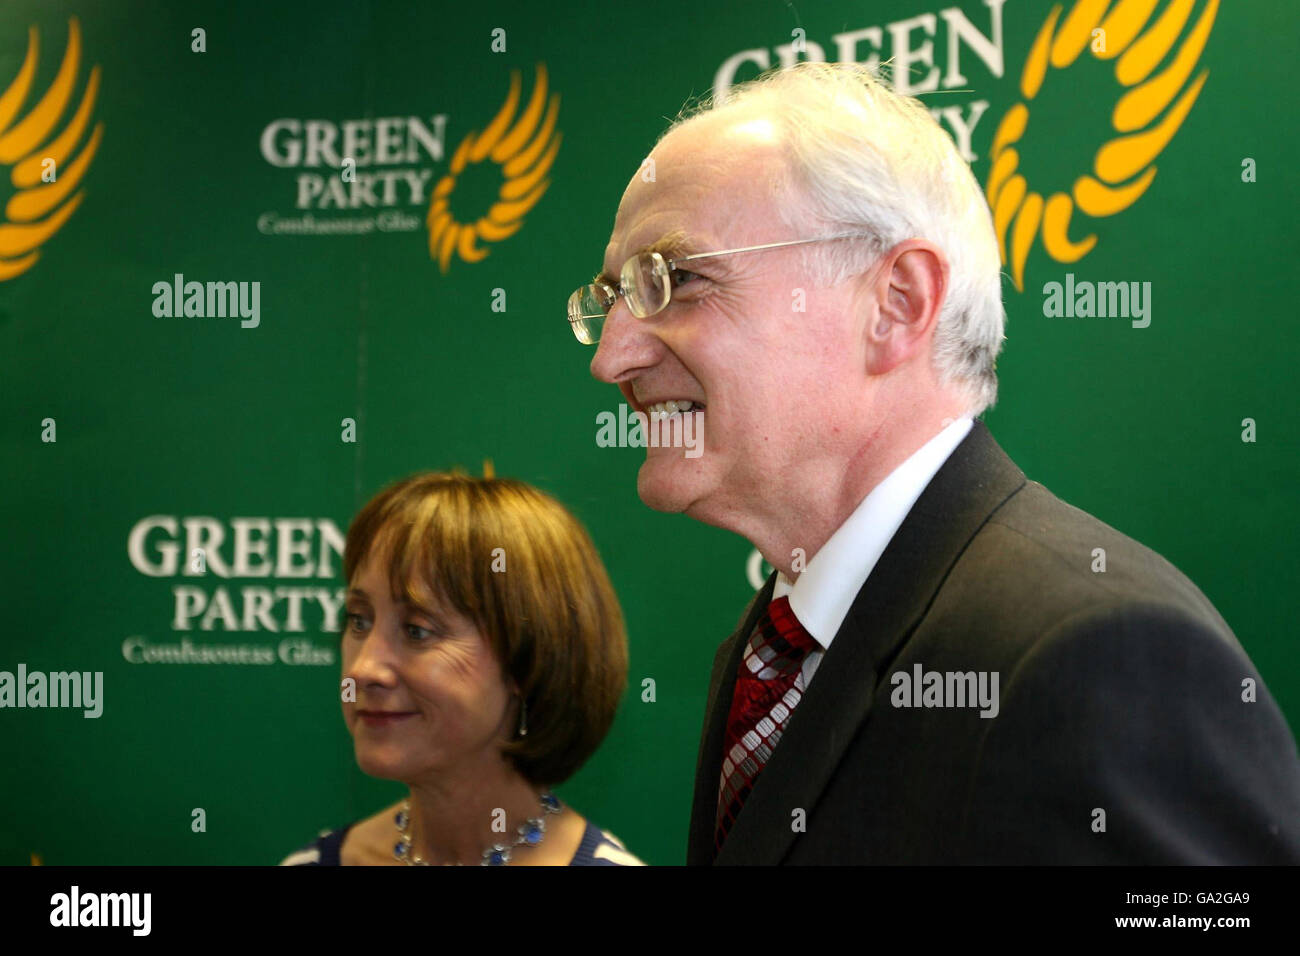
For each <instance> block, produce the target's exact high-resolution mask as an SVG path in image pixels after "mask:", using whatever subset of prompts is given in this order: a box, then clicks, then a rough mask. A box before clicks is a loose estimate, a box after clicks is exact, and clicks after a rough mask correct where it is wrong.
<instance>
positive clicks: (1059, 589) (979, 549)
mask: <svg viewBox="0 0 1300 956" xmlns="http://www.w3.org/2000/svg"><path fill="white" fill-rule="evenodd" d="M963 561H964V562H966V563H967V565H968V568H967V570H975V571H976V573H978V574H979V576H980V577H982V578H984V579H985V580H986V581H988V580H993V581H1001V584H1002V585H1003V586H1009V587H1012V588H1014V589H1015V590H1017V591H1018V592H1020V593H1021V594H1025V593H1030V594H1033V595H1035V599H1036V600H1037V601H1038V602H1040V604H1041V603H1053V604H1055V605H1056V612H1057V613H1056V618H1055V621H1053V622H1052V623H1060V622H1061V621H1063V620H1064V619H1066V618H1067V617H1071V616H1074V615H1075V614H1078V613H1080V612H1084V611H1086V610H1088V609H1090V608H1098V607H1110V608H1115V607H1117V606H1121V605H1125V604H1128V605H1133V606H1138V605H1146V606H1150V607H1156V606H1164V607H1165V608H1167V609H1168V610H1170V611H1172V609H1173V608H1182V609H1183V611H1184V612H1186V613H1187V614H1188V615H1190V616H1191V617H1193V618H1196V619H1199V620H1201V621H1203V622H1205V623H1206V624H1207V625H1208V626H1209V627H1211V629H1217V630H1222V631H1225V632H1227V633H1229V634H1230V633H1231V630H1230V629H1229V628H1228V625H1227V623H1226V622H1225V621H1224V620H1223V618H1222V617H1221V616H1220V615H1219V613H1218V611H1217V610H1216V609H1215V607H1214V605H1213V604H1212V603H1211V602H1210V600H1209V598H1207V597H1206V596H1205V594H1204V593H1202V591H1201V590H1200V589H1199V588H1198V587H1197V586H1196V585H1195V584H1194V583H1192V581H1191V580H1190V579H1188V577H1187V576H1186V575H1185V574H1183V573H1182V572H1181V571H1179V570H1178V568H1176V567H1175V566H1174V565H1173V564H1171V563H1170V562H1169V561H1168V560H1167V559H1166V558H1164V557H1163V556H1162V555H1161V554H1159V553H1158V552H1156V551H1154V550H1152V549H1151V548H1149V547H1147V546H1146V545H1144V544H1142V543H1141V542H1138V541H1135V540H1134V539H1133V538H1130V537H1129V536H1127V535H1125V534H1123V533H1122V532H1120V531H1117V530H1116V529H1115V528H1112V527H1111V526H1110V525H1108V524H1106V523H1105V522H1104V521H1102V520H1100V519H1099V518H1097V517H1095V516H1093V515H1091V514H1089V513H1088V512H1086V511H1083V510H1081V509H1079V508H1076V507H1074V506H1073V505H1071V504H1068V503H1067V502H1064V501H1062V500H1061V499H1060V498H1057V497H1056V496H1055V495H1053V494H1052V493H1051V492H1050V491H1048V490H1047V489H1046V488H1045V487H1043V486H1042V485H1041V484H1039V483H1038V482H1035V481H1029V482H1026V483H1025V485H1024V486H1023V487H1022V488H1021V489H1020V491H1019V492H1018V493H1017V494H1015V495H1013V496H1011V498H1009V499H1008V500H1007V501H1006V502H1005V503H1004V504H1003V505H1002V506H1001V507H1000V508H999V509H998V510H997V511H996V512H994V514H993V515H992V516H991V517H990V519H989V521H988V522H987V523H986V524H985V525H984V527H983V528H982V529H981V530H980V532H979V534H977V535H976V536H975V538H974V539H973V540H972V542H971V545H970V547H968V548H967V550H966V553H965V554H963ZM959 564H960V563H959ZM995 586H996V585H995ZM1043 623H1047V622H1043ZM1044 629H1045V628H1041V629H1040V631H1041V630H1044Z"/></svg>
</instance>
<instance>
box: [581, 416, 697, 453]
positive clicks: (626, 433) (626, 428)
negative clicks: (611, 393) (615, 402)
mask: <svg viewBox="0 0 1300 956" xmlns="http://www.w3.org/2000/svg"><path fill="white" fill-rule="evenodd" d="M665 404H666V405H668V406H670V409H669V410H667V411H664V410H661V409H660V407H659V406H656V407H655V410H653V411H651V413H650V414H649V415H647V414H646V413H645V412H637V411H633V412H630V413H629V411H628V407H627V405H626V404H625V403H621V402H620V403H619V406H618V414H617V415H615V414H614V413H613V412H608V411H606V412H600V413H599V414H598V415H597V416H596V426H597V428H596V445H597V446H598V447H600V448H646V447H649V448H684V449H685V452H684V455H685V457H687V458H699V457H700V455H702V454H704V412H703V411H699V410H692V409H689V408H688V409H687V410H685V411H681V410H680V409H678V410H675V411H674V410H672V409H671V407H672V406H675V403H672V402H668V403H665Z"/></svg>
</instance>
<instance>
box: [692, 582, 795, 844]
mask: <svg viewBox="0 0 1300 956" xmlns="http://www.w3.org/2000/svg"><path fill="white" fill-rule="evenodd" d="M775 587H776V572H775V571H773V572H772V573H771V574H770V575H769V576H768V578H767V583H765V584H764V585H763V587H762V588H760V589H759V590H758V592H757V593H756V594H755V595H754V597H753V599H752V600H751V601H750V602H749V608H748V610H747V611H746V613H745V615H744V617H743V618H742V619H741V623H740V627H739V628H737V629H736V631H735V632H734V633H733V634H732V635H731V636H730V637H729V638H727V639H726V640H725V641H723V642H722V646H720V647H719V648H718V653H717V655H716V656H715V657H714V660H713V674H712V676H711V677H710V678H709V700H708V704H707V705H706V706H705V709H704V720H705V723H704V732H703V733H702V734H701V735H700V752H699V757H698V758H697V760H696V764H695V800H694V802H693V803H692V805H691V829H690V835H689V837H688V840H687V849H686V862H687V863H688V864H689V865H691V866H701V865H707V864H709V863H712V862H713V837H714V832H715V830H716V829H717V817H718V783H719V775H720V774H721V773H722V743H723V740H724V738H725V735H726V729H727V715H728V714H730V713H731V698H732V697H733V696H734V695H735V692H736V671H737V670H739V668H740V661H741V658H742V657H743V656H744V653H745V645H746V644H747V643H748V641H749V633H750V631H752V630H753V629H754V626H755V625H756V624H757V623H758V618H759V615H760V614H762V613H763V609H764V608H765V607H767V605H768V603H769V602H770V601H771V600H772V591H773V589H775Z"/></svg>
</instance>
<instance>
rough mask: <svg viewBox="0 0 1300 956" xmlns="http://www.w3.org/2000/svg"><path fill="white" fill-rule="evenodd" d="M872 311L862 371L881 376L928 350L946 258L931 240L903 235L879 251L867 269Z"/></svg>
mask: <svg viewBox="0 0 1300 956" xmlns="http://www.w3.org/2000/svg"><path fill="white" fill-rule="evenodd" d="M871 274H873V275H874V276H875V278H874V279H872V280H871V283H870V289H871V293H872V298H873V299H874V300H875V302H876V303H877V310H876V315H875V317H874V319H873V320H872V322H871V325H870V326H869V327H868V328H867V329H866V336H867V343H866V344H867V355H868V368H867V371H868V372H870V373H871V374H873V375H883V374H885V373H886V372H889V371H892V370H893V369H895V368H897V367H898V366H899V365H901V364H903V363H904V362H906V361H908V360H909V359H911V358H912V357H913V356H914V355H916V354H917V352H918V351H920V350H921V349H922V348H924V349H926V351H927V352H928V350H929V345H928V343H929V342H930V340H931V338H932V337H933V334H934V327H935V324H936V323H937V322H938V320H939V310H940V309H941V308H942V306H943V303H944V301H945V299H946V297H947V292H948V259H947V257H946V256H944V254H943V252H942V251H941V250H940V249H939V248H938V247H937V246H935V245H934V244H932V243H930V242H926V241H925V240H923V239H909V240H907V241H906V242H902V243H900V244H899V245H897V246H895V247H894V248H893V249H891V250H889V251H888V252H887V253H885V255H884V257H882V259H881V262H880V263H879V264H878V265H877V266H876V267H875V268H874V269H872V270H871Z"/></svg>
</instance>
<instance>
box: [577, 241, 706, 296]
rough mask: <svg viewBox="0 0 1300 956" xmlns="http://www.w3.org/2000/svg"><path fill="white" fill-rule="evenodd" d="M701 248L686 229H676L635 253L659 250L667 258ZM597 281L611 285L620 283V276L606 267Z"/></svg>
mask: <svg viewBox="0 0 1300 956" xmlns="http://www.w3.org/2000/svg"><path fill="white" fill-rule="evenodd" d="M698 249H699V243H698V242H697V241H696V240H695V239H693V238H692V237H691V236H690V235H688V234H687V232H686V231H685V230H684V229H674V230H673V231H672V232H668V233H665V234H664V235H662V236H660V237H659V238H658V239H656V240H655V241H654V242H652V243H650V245H648V246H642V247H641V248H639V249H636V250H634V252H633V254H636V253H639V252H657V253H659V255H661V256H663V257H664V258H665V259H671V258H673V257H674V256H684V255H689V254H691V253H692V252H695V251H697V250H698ZM622 267H623V264H622V263H621V262H620V263H619V264H618V266H617V268H619V269H621V268H622ZM596 279H597V281H603V282H606V283H608V284H609V285H618V281H619V277H618V275H617V273H615V274H614V275H611V274H610V272H609V270H608V269H604V270H603V271H602V272H601V273H600V274H599V275H598V276H596Z"/></svg>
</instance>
